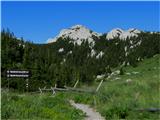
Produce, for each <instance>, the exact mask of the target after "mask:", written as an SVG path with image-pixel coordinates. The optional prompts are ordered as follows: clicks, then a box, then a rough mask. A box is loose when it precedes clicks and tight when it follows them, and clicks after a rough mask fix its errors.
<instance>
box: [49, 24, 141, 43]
mask: <svg viewBox="0 0 160 120" xmlns="http://www.w3.org/2000/svg"><path fill="white" fill-rule="evenodd" d="M140 32H141V31H140V30H138V29H136V28H130V29H128V30H123V29H121V28H114V29H112V30H111V31H109V32H108V33H103V34H106V39H108V40H110V39H114V38H116V37H118V38H120V39H121V40H125V39H127V38H130V37H137V36H138V34H139V33H140ZM103 34H102V33H97V32H94V31H92V30H91V29H89V28H87V27H85V26H83V25H80V24H78V25H74V26H72V27H69V28H67V29H62V30H61V31H60V32H59V34H58V35H57V36H55V37H53V38H49V39H48V40H47V43H53V42H56V41H57V40H58V39H59V38H60V37H62V38H67V37H69V38H71V39H73V40H74V41H72V42H73V43H74V44H75V43H77V44H78V45H81V43H82V41H83V40H88V42H89V43H91V44H92V45H94V44H95V43H94V39H93V37H97V38H99V37H100V36H102V35H103Z"/></svg>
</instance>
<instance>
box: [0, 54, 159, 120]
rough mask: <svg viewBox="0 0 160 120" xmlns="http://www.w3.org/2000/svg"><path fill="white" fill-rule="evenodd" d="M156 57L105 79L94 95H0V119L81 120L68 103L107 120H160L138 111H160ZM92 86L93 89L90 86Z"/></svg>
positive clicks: (157, 58)
mask: <svg viewBox="0 0 160 120" xmlns="http://www.w3.org/2000/svg"><path fill="white" fill-rule="evenodd" d="M159 62H160V55H155V56H154V57H153V58H150V59H145V60H143V61H142V62H140V63H139V64H138V67H130V66H128V67H125V68H124V75H113V76H111V77H110V78H105V80H104V82H103V85H102V87H101V88H100V90H99V91H98V92H97V93H95V94H89V93H76V92H70V93H68V92H57V93H56V95H54V96H53V95H51V93H44V94H41V95H40V94H38V93H37V94H30V93H25V94H18V93H17V92H11V91H10V92H9V93H8V92H6V90H2V92H1V93H2V94H1V117H2V119H34V120H40V119H52V120H82V119H84V117H85V113H83V112H82V111H80V110H77V109H75V108H73V107H72V106H71V105H70V104H69V100H70V99H73V100H74V101H75V102H78V103H84V104H89V105H90V106H91V107H93V108H95V109H96V110H97V111H99V113H100V114H101V115H102V116H104V117H105V118H106V119H107V120H108V119H151V120H158V119H160V113H159V112H148V111H139V110H138V109H146V108H160V76H159V75H160V66H159ZM92 87H93V86H92Z"/></svg>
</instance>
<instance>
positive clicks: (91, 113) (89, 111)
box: [70, 100, 105, 120]
mask: <svg viewBox="0 0 160 120" xmlns="http://www.w3.org/2000/svg"><path fill="white" fill-rule="evenodd" d="M70 104H71V105H72V106H73V107H75V108H77V109H80V110H82V111H83V112H84V113H86V115H87V117H86V118H85V120H105V119H104V118H103V117H102V116H101V115H100V114H99V113H98V112H96V111H95V110H94V109H93V108H90V107H89V105H85V104H79V103H75V102H74V101H73V100H70Z"/></svg>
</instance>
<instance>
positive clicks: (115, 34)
mask: <svg viewBox="0 0 160 120" xmlns="http://www.w3.org/2000/svg"><path fill="white" fill-rule="evenodd" d="M140 32H141V31H140V30H138V29H135V28H131V29H128V30H125V31H124V30H122V29H120V28H116V29H113V30H111V31H110V32H108V34H107V36H106V38H107V39H108V40H110V39H114V38H120V39H121V40H126V39H127V38H131V37H138V33H140Z"/></svg>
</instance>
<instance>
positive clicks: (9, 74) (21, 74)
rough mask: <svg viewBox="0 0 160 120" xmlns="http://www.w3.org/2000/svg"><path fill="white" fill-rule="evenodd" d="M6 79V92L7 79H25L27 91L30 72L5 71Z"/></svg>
mask: <svg viewBox="0 0 160 120" xmlns="http://www.w3.org/2000/svg"><path fill="white" fill-rule="evenodd" d="M6 77H7V80H8V90H9V79H8V78H27V79H26V88H27V91H28V81H29V79H28V78H29V77H31V71H28V70H7V71H6Z"/></svg>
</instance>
